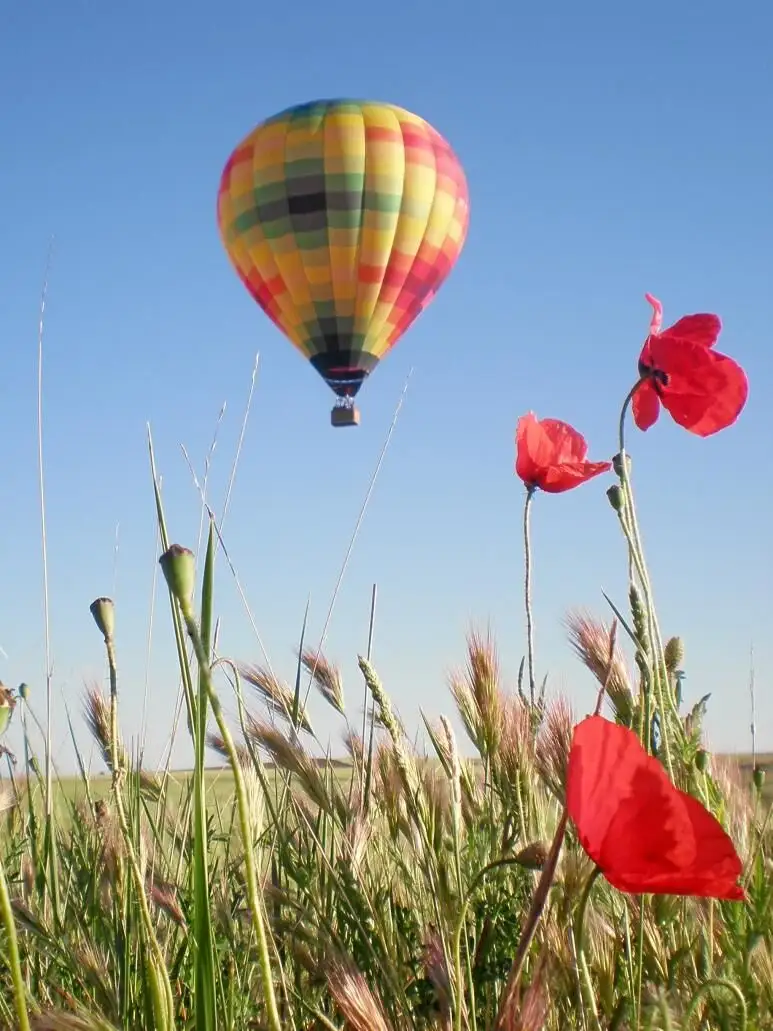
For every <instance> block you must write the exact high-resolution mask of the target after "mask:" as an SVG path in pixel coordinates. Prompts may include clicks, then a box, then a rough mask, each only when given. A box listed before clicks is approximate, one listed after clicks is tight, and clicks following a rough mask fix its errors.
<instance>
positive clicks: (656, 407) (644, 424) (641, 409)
mask: <svg viewBox="0 0 773 1031" xmlns="http://www.w3.org/2000/svg"><path fill="white" fill-rule="evenodd" d="M631 407H632V409H633V421H634V422H635V423H636V425H637V426H638V427H639V429H640V430H648V429H649V428H650V426H654V425H655V423H656V422H657V421H658V416H659V415H660V398H659V397H658V395H657V393H656V392H655V388H654V387H653V386H652V384H651V383H649V382H648V381H647V380H645V381H644V382H643V383H642V384H641V386H640V387H639V389H638V390H637V391H636V393H635V394H634V395H633V401H632V403H631Z"/></svg>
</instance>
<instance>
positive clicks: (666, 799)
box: [566, 716, 744, 899]
mask: <svg viewBox="0 0 773 1031" xmlns="http://www.w3.org/2000/svg"><path fill="white" fill-rule="evenodd" d="M566 804H567V809H568V811H569V815H570V817H571V818H572V820H573V822H574V824H575V826H576V828H577V834H578V837H579V839H580V843H581V844H582V846H583V848H584V849H585V851H586V852H587V854H588V855H589V856H590V858H591V859H592V860H593V861H594V862H595V863H596V864H597V865H598V866H599V868H600V869H601V871H602V873H603V874H604V876H605V877H606V879H607V880H608V881H609V883H610V884H612V885H613V886H614V887H616V888H618V889H619V890H620V891H626V892H631V893H635V894H641V893H644V892H649V893H653V894H667V895H697V896H701V897H710V898H723V899H742V898H743V897H744V895H743V891H742V889H741V888H740V886H739V885H738V877H739V876H740V873H741V869H742V867H741V861H740V859H739V858H738V854H737V852H736V850H735V848H734V846H733V843H732V841H731V839H730V838H729V836H728V835H727V834H726V833H725V831H724V830H723V828H722V826H721V824H720V823H719V821H718V820H716V819H715V817H714V816H713V815H712V814H711V813H710V812H709V811H708V810H707V809H705V808H704V806H702V805H701V804H700V802H698V801H697V800H696V799H694V798H693V797H692V796H691V795H688V794H686V793H685V792H683V791H679V790H678V789H677V788H676V787H674V785H673V784H672V783H671V781H670V780H669V779H668V776H667V774H666V772H665V770H664V769H663V767H662V765H661V764H660V763H659V762H658V760H657V759H655V758H653V757H652V756H650V755H648V754H647V753H646V752H645V750H644V749H643V748H642V746H641V744H640V742H639V739H638V738H637V737H636V735H635V734H634V733H633V732H632V731H630V730H628V729H627V728H626V727H622V726H618V725H617V724H615V723H612V722H610V721H609V720H606V719H604V718H603V717H602V716H590V717H588V718H587V719H585V720H583V721H582V722H581V723H579V724H578V725H577V726H576V727H575V730H574V736H573V739H572V748H571V752H570V756H569V768H568V773H567V794H566Z"/></svg>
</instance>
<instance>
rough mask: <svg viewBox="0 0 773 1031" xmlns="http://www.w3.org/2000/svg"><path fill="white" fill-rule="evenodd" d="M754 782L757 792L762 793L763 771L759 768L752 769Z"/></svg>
mask: <svg viewBox="0 0 773 1031" xmlns="http://www.w3.org/2000/svg"><path fill="white" fill-rule="evenodd" d="M752 779H753V780H754V786H755V788H756V789H757V790H758V791H762V788H763V787H764V784H765V770H764V769H763V768H762V767H761V766H755V767H754V773H753V774H752Z"/></svg>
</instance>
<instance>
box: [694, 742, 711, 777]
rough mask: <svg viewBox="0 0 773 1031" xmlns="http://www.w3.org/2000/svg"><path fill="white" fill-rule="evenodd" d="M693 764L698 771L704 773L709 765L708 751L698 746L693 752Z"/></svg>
mask: <svg viewBox="0 0 773 1031" xmlns="http://www.w3.org/2000/svg"><path fill="white" fill-rule="evenodd" d="M695 766H696V768H697V769H698V770H699V771H700V773H705V772H706V770H707V769H708V767H709V753H708V752H707V751H705V749H703V748H699V749H698V751H697V752H696V753H695Z"/></svg>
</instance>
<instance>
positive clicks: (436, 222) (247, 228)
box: [218, 100, 469, 397]
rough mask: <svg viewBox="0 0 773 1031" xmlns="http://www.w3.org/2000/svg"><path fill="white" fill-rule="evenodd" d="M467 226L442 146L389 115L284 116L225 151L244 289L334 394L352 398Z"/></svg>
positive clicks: (223, 226)
mask: <svg viewBox="0 0 773 1031" xmlns="http://www.w3.org/2000/svg"><path fill="white" fill-rule="evenodd" d="M468 219H469V195H468V190H467V182H466V179H465V175H464V171H463V169H462V167H461V165H460V163H459V161H458V160H457V158H456V156H455V155H454V152H453V151H452V149H451V147H450V145H449V144H448V143H447V142H446V140H444V139H443V137H442V136H441V135H440V134H439V133H438V132H436V131H435V129H433V128H432V126H431V125H429V124H428V123H427V122H425V121H424V120H423V119H422V118H419V117H418V116H417V115H413V114H411V113H410V112H408V111H405V110H403V109H402V108H400V107H396V106H394V105H392V104H381V103H369V102H359V101H350V100H322V101H316V102H313V103H310V104H301V105H299V106H297V107H292V108H289V109H288V110H286V111H283V112H281V113H280V114H278V115H276V116H274V117H273V118H270V119H268V120H267V121H265V122H263V123H262V124H260V125H258V126H257V128H255V129H254V130H253V131H252V132H251V133H250V134H249V135H248V136H247V137H246V138H245V139H244V140H243V141H242V142H241V143H240V144H239V146H238V147H237V148H236V149H235V150H234V152H233V153H232V154H231V156H230V158H229V159H228V162H227V164H226V166H225V169H224V171H223V174H222V177H221V181H220V190H219V194H218V221H219V226H220V233H221V237H222V240H223V243H224V245H225V248H226V251H227V252H228V255H229V258H230V260H231V262H232V264H233V265H234V267H235V268H236V271H237V272H238V274H239V276H240V278H241V280H242V282H243V283H244V285H245V286H246V287H247V289H248V290H249V292H250V293H251V294H252V296H253V297H254V299H255V300H256V301H257V302H258V304H259V305H260V306H261V308H262V309H263V310H264V311H265V312H266V314H267V315H268V316H269V317H270V318H271V319H272V320H273V321H274V322H275V323H276V325H277V326H278V327H279V328H280V329H281V330H282V332H283V333H284V334H285V335H286V336H287V337H288V338H289V339H290V340H291V341H292V343H293V344H294V345H295V346H296V347H297V348H298V350H299V351H300V352H301V353H302V354H303V355H304V356H305V357H306V358H308V359H309V361H310V362H311V364H312V365H313V366H314V368H315V369H316V370H317V372H319V373H320V375H321V376H322V377H323V378H324V379H325V380H326V381H327V383H328V384H329V385H330V387H331V388H332V389H333V390H334V391H335V393H336V394H338V395H339V396H340V397H353V396H354V395H355V394H356V393H357V391H358V390H359V389H360V387H361V386H362V383H363V381H364V380H365V378H366V376H368V375H369V374H370V373H371V372H372V371H373V369H374V368H375V367H376V365H377V364H378V362H379V361H380V360H381V358H383V357H384V355H385V354H386V353H387V352H388V351H389V350H390V349H391V348H392V347H393V346H394V345H395V343H397V341H398V340H399V338H400V337H401V336H402V334H403V333H404V332H405V330H406V329H407V328H408V327H409V326H410V325H411V323H412V322H413V321H414V320H415V319H416V317H417V316H418V315H419V314H420V312H421V311H423V309H424V308H426V306H427V305H428V304H429V302H430V301H431V300H432V298H433V297H434V295H435V293H436V292H437V290H438V289H439V287H440V286H441V284H442V283H443V281H444V280H445V279H446V277H447V276H448V274H449V272H450V271H451V268H452V267H453V265H454V263H455V262H456V259H457V258H458V256H459V253H460V251H461V249H462V246H463V245H464V241H465V237H466V234H467V226H468Z"/></svg>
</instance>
